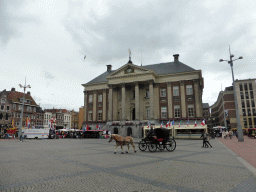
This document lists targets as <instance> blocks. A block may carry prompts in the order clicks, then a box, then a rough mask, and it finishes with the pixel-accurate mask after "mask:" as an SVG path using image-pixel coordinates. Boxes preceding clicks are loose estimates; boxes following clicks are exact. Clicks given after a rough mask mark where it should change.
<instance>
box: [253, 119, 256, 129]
mask: <svg viewBox="0 0 256 192" xmlns="http://www.w3.org/2000/svg"><path fill="white" fill-rule="evenodd" d="M253 121H254V127H256V118H253Z"/></svg>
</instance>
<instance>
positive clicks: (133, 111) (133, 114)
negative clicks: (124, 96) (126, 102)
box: [132, 108, 135, 121]
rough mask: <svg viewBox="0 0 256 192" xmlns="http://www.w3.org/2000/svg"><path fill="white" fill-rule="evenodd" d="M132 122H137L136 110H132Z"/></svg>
mask: <svg viewBox="0 0 256 192" xmlns="http://www.w3.org/2000/svg"><path fill="white" fill-rule="evenodd" d="M132 120H133V121H134V120H135V108H133V109H132Z"/></svg>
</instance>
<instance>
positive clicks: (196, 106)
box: [193, 79, 202, 117]
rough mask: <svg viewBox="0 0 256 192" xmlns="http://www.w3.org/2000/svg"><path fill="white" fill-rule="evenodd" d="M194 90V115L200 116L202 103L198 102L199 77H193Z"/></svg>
mask: <svg viewBox="0 0 256 192" xmlns="http://www.w3.org/2000/svg"><path fill="white" fill-rule="evenodd" d="M193 81H194V91H195V108H196V117H201V116H202V115H201V114H200V111H201V110H202V109H200V107H201V106H202V104H200V94H199V79H194V80H193Z"/></svg>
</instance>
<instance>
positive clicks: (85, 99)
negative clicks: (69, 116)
mask: <svg viewBox="0 0 256 192" xmlns="http://www.w3.org/2000/svg"><path fill="white" fill-rule="evenodd" d="M87 97H88V92H87V91H84V121H87V116H88V114H87V108H88V103H87Z"/></svg>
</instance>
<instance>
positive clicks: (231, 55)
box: [220, 47, 244, 142]
mask: <svg viewBox="0 0 256 192" xmlns="http://www.w3.org/2000/svg"><path fill="white" fill-rule="evenodd" d="M229 54H230V60H229V61H228V60H223V59H220V62H222V61H227V62H228V63H229V64H230V67H231V72H232V80H233V90H234V98H235V108H236V121H237V133H238V142H243V141H244V137H243V130H242V127H241V123H240V115H239V111H238V106H237V95H236V86H235V81H234V72H233V61H236V60H238V59H243V57H242V56H240V57H238V59H234V60H233V59H232V58H233V57H234V55H233V54H231V53H230V47H229Z"/></svg>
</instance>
